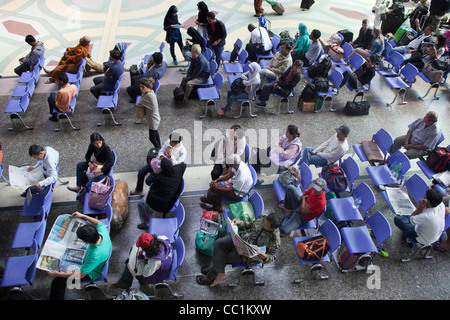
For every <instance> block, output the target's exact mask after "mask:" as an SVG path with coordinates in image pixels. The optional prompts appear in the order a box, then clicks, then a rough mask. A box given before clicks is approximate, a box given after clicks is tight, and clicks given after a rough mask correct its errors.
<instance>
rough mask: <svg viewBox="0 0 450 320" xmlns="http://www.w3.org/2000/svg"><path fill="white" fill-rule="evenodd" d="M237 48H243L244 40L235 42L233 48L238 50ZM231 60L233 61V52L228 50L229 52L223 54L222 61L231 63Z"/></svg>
mask: <svg viewBox="0 0 450 320" xmlns="http://www.w3.org/2000/svg"><path fill="white" fill-rule="evenodd" d="M236 47H239V48H242V40H241V39H239V38H238V39H236V41H235V42H234V45H233V48H236ZM238 54H239V52H238ZM230 59H231V51H228V50H227V51H224V52H222V61H228V62H230Z"/></svg>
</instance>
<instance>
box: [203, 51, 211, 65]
mask: <svg viewBox="0 0 450 320" xmlns="http://www.w3.org/2000/svg"><path fill="white" fill-rule="evenodd" d="M203 55H204V56H205V58H206V60H207V61H208V62H211V58H212V56H213V52H212V50H211V49H210V48H206V49H205V52H203Z"/></svg>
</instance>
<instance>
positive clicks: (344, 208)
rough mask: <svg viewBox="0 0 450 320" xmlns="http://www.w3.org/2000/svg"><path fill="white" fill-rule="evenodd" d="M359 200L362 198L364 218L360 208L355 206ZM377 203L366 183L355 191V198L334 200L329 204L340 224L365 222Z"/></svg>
mask: <svg viewBox="0 0 450 320" xmlns="http://www.w3.org/2000/svg"><path fill="white" fill-rule="evenodd" d="M357 198H361V209H362V211H363V214H364V216H363V215H362V214H361V212H360V211H359V208H358V207H356V206H355V205H354V204H355V199H357ZM375 201H376V200H375V195H374V193H373V191H372V189H370V187H369V186H368V185H367V184H366V183H365V182H361V183H360V184H359V185H358V186H357V187H356V188H355V189H354V190H353V197H352V196H350V197H345V198H332V199H330V200H329V204H330V208H331V211H332V212H333V216H334V218H335V220H336V222H338V223H339V222H349V221H361V220H365V219H366V217H367V214H368V212H369V210H370V208H372V207H373V206H374V204H375Z"/></svg>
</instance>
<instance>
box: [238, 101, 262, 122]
mask: <svg viewBox="0 0 450 320" xmlns="http://www.w3.org/2000/svg"><path fill="white" fill-rule="evenodd" d="M244 105H246V106H248V115H249V116H250V117H252V118H255V117H257V115H256V114H253V113H252V103H251V102H250V101H242V102H241V111H240V112H239V115H238V116H234V117H233V119H239V118H240V117H242V110H243V109H244Z"/></svg>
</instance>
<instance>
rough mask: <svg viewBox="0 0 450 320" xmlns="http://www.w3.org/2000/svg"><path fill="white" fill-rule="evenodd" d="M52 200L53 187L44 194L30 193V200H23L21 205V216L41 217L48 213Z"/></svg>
mask: <svg viewBox="0 0 450 320" xmlns="http://www.w3.org/2000/svg"><path fill="white" fill-rule="evenodd" d="M52 201H53V189H52V188H49V190H48V192H47V194H46V195H42V194H37V193H36V194H32V196H31V201H30V203H29V204H28V201H27V200H25V202H24V204H23V207H22V214H21V216H22V217H42V216H45V215H46V214H48V213H49V211H50V207H51V205H52Z"/></svg>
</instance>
